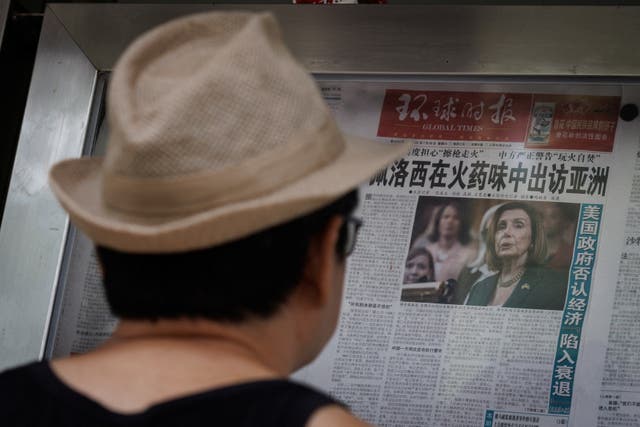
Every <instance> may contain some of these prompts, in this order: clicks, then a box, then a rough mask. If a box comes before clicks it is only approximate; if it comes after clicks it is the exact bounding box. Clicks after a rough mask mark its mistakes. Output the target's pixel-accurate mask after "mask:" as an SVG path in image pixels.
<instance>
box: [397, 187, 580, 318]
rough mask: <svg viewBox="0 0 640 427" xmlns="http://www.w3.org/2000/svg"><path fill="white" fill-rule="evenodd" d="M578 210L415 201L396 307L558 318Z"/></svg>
mask: <svg viewBox="0 0 640 427" xmlns="http://www.w3.org/2000/svg"><path fill="white" fill-rule="evenodd" d="M579 212H580V206H579V204H574V203H562V202H548V201H545V202H538V201H510V200H496V199H474V198H444V197H429V196H422V197H420V198H419V200H418V204H417V208H416V212H415V219H414V226H413V231H412V235H411V244H410V246H409V251H408V253H407V257H406V262H405V267H404V273H403V276H402V293H401V300H402V301H405V302H423V303H439V304H466V305H474V306H502V307H509V308H529V309H542V310H562V309H563V307H564V303H565V298H566V292H567V283H568V272H569V267H570V265H571V257H572V255H573V245H574V241H575V233H576V224H577V222H578V216H579Z"/></svg>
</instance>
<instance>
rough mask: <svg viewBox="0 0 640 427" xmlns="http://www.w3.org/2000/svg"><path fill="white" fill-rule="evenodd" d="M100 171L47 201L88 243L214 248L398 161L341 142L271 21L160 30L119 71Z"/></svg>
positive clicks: (205, 17) (387, 148)
mask: <svg viewBox="0 0 640 427" xmlns="http://www.w3.org/2000/svg"><path fill="white" fill-rule="evenodd" d="M107 105H108V107H107V117H108V121H109V122H108V123H109V128H110V131H111V133H110V137H109V141H108V146H107V153H106V156H105V157H104V158H82V159H72V160H65V161H62V162H60V163H58V164H56V165H55V166H54V167H53V168H52V170H51V172H50V183H51V187H52V189H53V191H54V193H55V194H56V196H57V197H58V199H59V200H60V203H61V204H62V205H63V207H64V208H65V209H66V210H67V211H68V212H69V215H70V216H71V219H72V221H73V222H75V224H76V225H77V226H78V227H79V228H80V229H81V230H83V231H84V232H85V233H86V234H87V235H88V236H89V237H90V238H91V239H92V240H94V241H95V242H96V243H98V244H100V245H103V246H107V247H111V248H114V249H118V250H121V251H128V252H147V253H161V252H179V251H186V250H192V249H199V248H205V247H209V246H214V245H217V244H220V243H223V242H228V241H231V240H234V239H238V238H241V237H244V236H247V235H249V234H252V233H254V232H256V231H259V230H262V229H265V228H268V227H270V226H273V225H276V224H279V223H283V222H286V221H287V220H290V219H293V218H295V217H298V216H301V215H303V214H306V213H309V212H311V211H313V210H315V209H318V208H320V207H322V206H323V205H326V204H328V203H330V202H332V201H333V200H335V199H337V198H338V197H340V196H341V195H343V194H345V193H346V192H348V191H350V190H351V189H353V188H355V187H356V186H357V185H358V184H359V183H361V182H362V181H364V180H366V179H367V178H369V177H370V176H371V175H373V174H374V173H375V172H376V171H378V170H380V169H381V168H383V167H385V166H386V165H387V164H389V163H390V162H391V161H393V160H394V159H396V158H398V157H400V156H402V155H403V154H405V153H406V152H407V151H408V149H409V145H408V144H406V143H405V144H384V143H379V142H374V141H369V140H365V139H362V138H356V137H351V136H345V135H342V134H341V133H340V131H339V130H338V128H337V127H336V124H335V122H334V120H333V118H332V117H331V113H330V111H329V110H328V108H327V106H326V104H325V103H324V101H323V99H322V97H321V95H320V93H319V91H318V89H317V87H316V84H315V82H314V80H313V79H312V78H311V77H310V76H309V74H308V73H307V72H306V71H305V70H304V69H303V68H302V67H301V66H300V65H299V64H298V63H297V62H296V61H295V60H294V59H293V57H292V56H291V54H290V53H289V51H288V50H287V48H286V46H285V45H284V43H283V41H282V38H281V35H280V30H279V28H278V25H277V23H276V21H275V20H274V18H273V17H272V16H271V15H269V14H249V13H217V12H216V13H207V14H200V15H193V16H188V17H185V18H181V19H177V20H175V21H172V22H169V23H167V24H164V25H162V26H160V27H158V28H156V29H154V30H152V31H150V32H148V33H146V34H144V35H143V36H142V37H140V38H139V39H138V40H136V41H135V42H134V43H133V44H132V45H131V46H130V47H129V48H128V49H127V50H126V51H125V53H124V54H123V56H122V57H121V58H120V60H119V61H118V63H117V65H116V67H115V69H114V71H113V74H112V77H111V81H110V86H109V93H108V102H107Z"/></svg>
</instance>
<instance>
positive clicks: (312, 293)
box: [299, 215, 344, 305]
mask: <svg viewBox="0 0 640 427" xmlns="http://www.w3.org/2000/svg"><path fill="white" fill-rule="evenodd" d="M343 222H344V219H343V218H342V217H341V216H338V215H335V216H333V217H331V219H329V221H327V224H326V225H325V227H324V229H323V230H322V231H321V232H319V233H317V234H316V235H315V236H314V237H313V238H312V239H311V242H310V243H309V249H308V250H307V258H306V264H305V267H304V270H303V273H302V283H300V286H299V288H300V290H301V291H302V292H304V294H305V296H307V297H309V302H310V303H312V304H314V305H316V304H317V305H321V304H325V303H326V302H327V301H328V300H329V297H330V295H331V292H332V290H333V287H334V281H335V275H336V268H341V267H342V266H341V265H340V264H341V263H342V262H343V261H342V260H340V258H339V256H338V255H337V253H336V245H337V243H338V238H339V235H340V227H341V226H342V223H343Z"/></svg>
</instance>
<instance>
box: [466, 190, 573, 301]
mask: <svg viewBox="0 0 640 427" xmlns="http://www.w3.org/2000/svg"><path fill="white" fill-rule="evenodd" d="M546 254H547V244H546V237H545V232H544V228H543V225H542V220H541V218H540V216H539V214H538V212H537V211H536V210H535V209H534V208H533V207H531V206H530V205H529V204H527V203H522V202H509V203H505V204H504V205H502V206H500V207H499V208H498V210H497V211H496V212H495V214H494V215H493V219H492V220H491V223H490V225H489V231H488V235H487V265H488V267H489V268H490V269H491V270H493V271H496V272H497V273H496V274H494V275H493V276H490V277H487V278H485V279H483V280H481V281H480V282H478V283H476V284H475V285H474V286H473V288H472V289H471V292H470V293H469V297H468V299H467V305H481V306H490V305H491V306H502V307H512V308H531V309H542V310H562V309H563V307H564V301H565V296H566V291H567V277H566V276H563V275H562V274H560V273H558V272H556V271H554V270H551V269H549V268H546V267H544V266H543V265H544V262H545V258H546Z"/></svg>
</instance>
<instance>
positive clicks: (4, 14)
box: [0, 0, 11, 48]
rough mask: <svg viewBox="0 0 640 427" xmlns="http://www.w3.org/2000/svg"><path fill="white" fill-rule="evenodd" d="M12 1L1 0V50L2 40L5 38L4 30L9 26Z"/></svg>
mask: <svg viewBox="0 0 640 427" xmlns="http://www.w3.org/2000/svg"><path fill="white" fill-rule="evenodd" d="M10 3H11V1H10V0H0V48H1V47H2V39H3V38H4V29H5V27H6V25H7V19H8V17H9V6H10Z"/></svg>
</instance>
